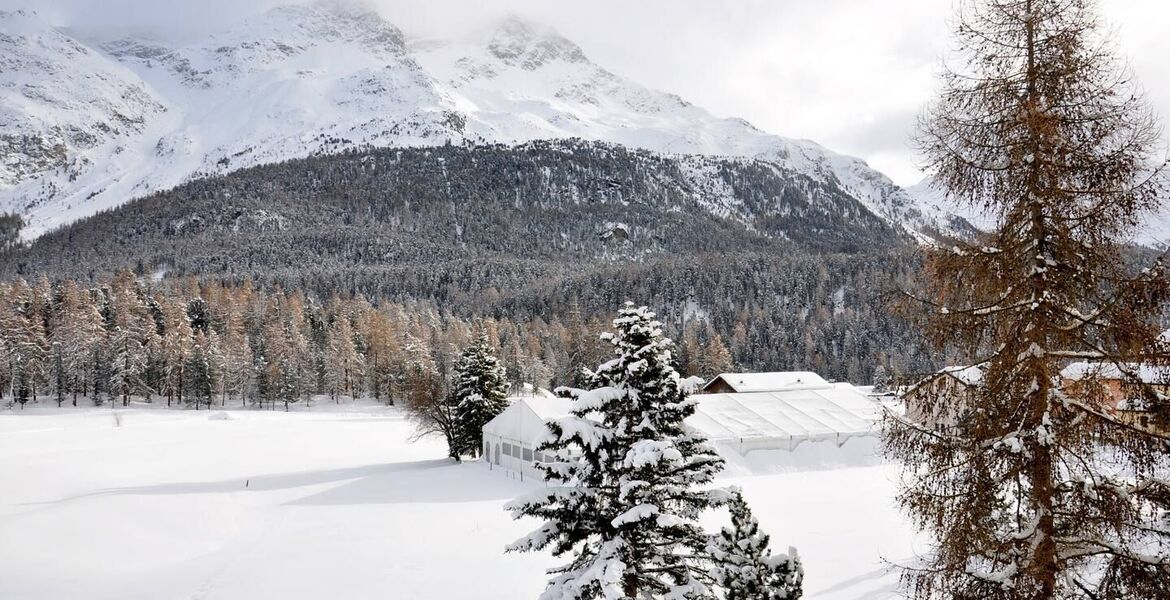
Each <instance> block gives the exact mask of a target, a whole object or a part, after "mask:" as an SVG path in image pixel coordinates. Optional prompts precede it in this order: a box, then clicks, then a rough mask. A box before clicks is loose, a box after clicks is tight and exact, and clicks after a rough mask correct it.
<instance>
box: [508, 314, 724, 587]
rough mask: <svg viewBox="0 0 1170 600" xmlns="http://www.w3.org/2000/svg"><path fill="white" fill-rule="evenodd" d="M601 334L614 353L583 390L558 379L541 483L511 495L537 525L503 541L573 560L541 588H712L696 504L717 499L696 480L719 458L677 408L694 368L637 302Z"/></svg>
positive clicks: (514, 506)
mask: <svg viewBox="0 0 1170 600" xmlns="http://www.w3.org/2000/svg"><path fill="white" fill-rule="evenodd" d="M614 327H615V328H616V329H617V333H616V334H610V333H606V334H604V335H603V340H604V341H606V342H608V343H609V344H610V345H611V346H612V349H613V354H614V359H613V360H610V361H608V362H606V363H604V364H602V365H601V366H600V367H599V368H598V370H597V371H596V372H590V373H588V378H589V383H590V386H589V387H590V389H589V390H579V389H574V390H562V391H563V392H564V393H568V394H570V395H571V396H572V397H573V398H574V401H573V404H572V408H571V416H569V417H567V418H564V419H561V420H558V421H553V422H550V423H549V435H548V440H547V441H546V442H545V443H543V444H542V445H541V446H540V447H539V448H538V449H537V450H538V451H540V452H542V453H545V454H551V455H553V456H555V457H556V458H557V459H558V461H559V462H554V463H551V464H539V465H538V467H539V468H540V469H541V470H542V471H543V472H544V475H545V478H546V479H547V481H548V484H549V486H548V487H547V488H545V489H542V490H540V491H538V492H535V493H533V494H530V495H528V496H525V497H523V498H520V499H518V500H516V501H514V502H512V503H510V504H509V505H508V509H509V510H510V511H511V513H512V515H513V517H514V518H520V517H525V516H528V517H536V518H538V519H541V520H543V521H544V522H543V524H542V525H541V526H540V527H538V528H537V529H536V530H535V531H533V532H532V533H531V534H529V535H528V536H526V537H525V538H523V539H521V540H519V541H517V542H515V543H514V544H512V545H511V546H510V547H509V551H534V550H543V549H546V548H550V549H551V550H552V551H553V553H554V554H555V555H556V556H563V555H565V554H567V553H572V560H571V561H570V562H569V563H568V564H565V565H563V566H560V567H557V568H555V569H553V570H552V571H551V572H552V573H553V574H554V577H553V579H552V580H551V581H550V582H549V585H548V588H547V589H546V590H545V593H544V594H543V596H542V598H545V599H553V598H558V599H559V598H565V599H586V598H623V599H636V598H637V599H641V598H659V597H666V598H680V599H683V598H710V597H711V591H710V589H709V588H708V587H707V586H706V585H705V584H704V581H706V580H707V579H708V578H707V574H706V569H705V568H704V567H703V565H702V563H703V559H702V554H703V552H704V551H705V549H706V546H707V535H706V534H705V533H704V532H703V531H702V530H701V529H700V528H699V526H698V524H697V519H698V517H699V515H700V514H701V513H702V512H703V511H704V510H707V509H709V508H711V507H713V506H714V505H715V503H716V500H714V499H713V498H712V494H711V493H710V492H709V491H707V490H703V489H702V487H703V486H705V485H707V484H709V483H710V482H711V481H712V480H713V478H714V476H715V474H716V473H718V472H719V470H720V469H722V468H723V460H722V459H721V458H719V456H718V455H717V454H715V451H714V449H713V448H712V447H711V446H710V445H709V444H708V443H707V441H706V440H705V439H704V438H703V437H702V436H701V435H699V434H696V433H693V432H688V431H687V430H686V429H685V428H684V426H683V419H685V418H686V417H688V416H690V415H691V414H693V413H694V410H695V405H694V400H693V399H691V398H689V397H688V396H689V393H690V391H691V390H692V389H693V387H694V386H696V385H698V383H699V381H698V380H697V379H688V380H685V381H684V380H682V379H681V378H680V376H679V374H678V372H676V371H675V370H674V366H673V365H674V357H673V355H672V347H673V344H672V343H671V341H670V340H669V339H666V338H664V337H663V335H662V325H661V323H659V322H658V321H656V320H654V313H652V312H650V311H649V310H647V309H646V308H645V307H641V308H635V307H634V306H633V305H632V304H627V305H626V307H625V308H623V309H622V310H621V311H620V313H619V315H618V318H617V319H616V320H615V321H614Z"/></svg>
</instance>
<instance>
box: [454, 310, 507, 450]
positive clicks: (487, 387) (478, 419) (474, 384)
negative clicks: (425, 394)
mask: <svg viewBox="0 0 1170 600" xmlns="http://www.w3.org/2000/svg"><path fill="white" fill-rule="evenodd" d="M451 393H452V394H453V401H454V402H455V423H456V429H457V431H458V434H457V436H456V443H457V444H458V448H457V452H458V454H460V455H467V454H470V455H472V456H479V455H480V453H481V452H482V449H481V446H482V444H483V442H482V439H483V426H484V425H486V424H487V422H488V421H491V420H492V419H494V418H495V417H496V415H498V414H500V413H502V412H504V409H505V408H508V381H507V379H506V378H505V376H504V368H503V367H501V366H500V361H499V360H498V359H496V356H495V353H494V352H492V347H491V345H490V344H489V343H488V338H487V335H485V334H483V333H481V334H480V335H479V337H478V338H476V340H475V342H473V343H472V344H471V346H468V347H467V349H466V350H464V351H463V354H462V355H460V357H459V362H458V363H457V364H456V365H455V381H454V382H453V385H452V386H451Z"/></svg>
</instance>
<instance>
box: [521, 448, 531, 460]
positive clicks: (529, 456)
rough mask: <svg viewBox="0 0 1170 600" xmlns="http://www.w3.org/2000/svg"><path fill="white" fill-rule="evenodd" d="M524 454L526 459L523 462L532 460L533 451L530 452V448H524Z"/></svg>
mask: <svg viewBox="0 0 1170 600" xmlns="http://www.w3.org/2000/svg"><path fill="white" fill-rule="evenodd" d="M523 453H524V457H523V458H522V459H521V460H527V461H531V460H532V451H531V450H529V449H528V448H524V450H523Z"/></svg>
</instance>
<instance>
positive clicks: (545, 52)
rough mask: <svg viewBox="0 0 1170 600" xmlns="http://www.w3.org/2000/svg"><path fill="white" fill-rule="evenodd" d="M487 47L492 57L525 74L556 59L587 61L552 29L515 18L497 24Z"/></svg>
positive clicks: (508, 18) (577, 47) (574, 47)
mask: <svg viewBox="0 0 1170 600" xmlns="http://www.w3.org/2000/svg"><path fill="white" fill-rule="evenodd" d="M487 47H488V50H489V51H490V52H491V53H492V55H494V56H495V57H496V58H499V59H500V60H502V61H504V62H505V63H507V64H509V65H512V66H519V67H521V68H523V69H525V70H528V71H533V70H536V69H538V68H540V67H542V66H544V65H546V64H548V63H550V62H554V61H557V60H563V61H565V62H570V63H583V62H588V59H587V58H585V53H584V52H582V51H581V47H580V46H578V45H577V44H574V43H573V42H571V41H569V40H568V39H566V38H565V37H564V36H562V35H560V34H559V33H557V32H556V31H555V30H553V29H552V28H549V27H546V26H543V25H539V24H536V23H533V22H531V21H528V20H525V19H523V18H521V17H519V16H516V15H512V16H509V17H507V18H505V19H504V20H503V21H501V22H500V24H499V25H498V26H497V27H496V29H495V31H494V32H493V33H492V35H491V38H490V40H489V41H488V46H487Z"/></svg>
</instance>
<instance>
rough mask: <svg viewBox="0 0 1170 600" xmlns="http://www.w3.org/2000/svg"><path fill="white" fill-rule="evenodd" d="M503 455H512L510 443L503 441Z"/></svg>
mask: <svg viewBox="0 0 1170 600" xmlns="http://www.w3.org/2000/svg"><path fill="white" fill-rule="evenodd" d="M504 456H512V444H509V443H508V442H504Z"/></svg>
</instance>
